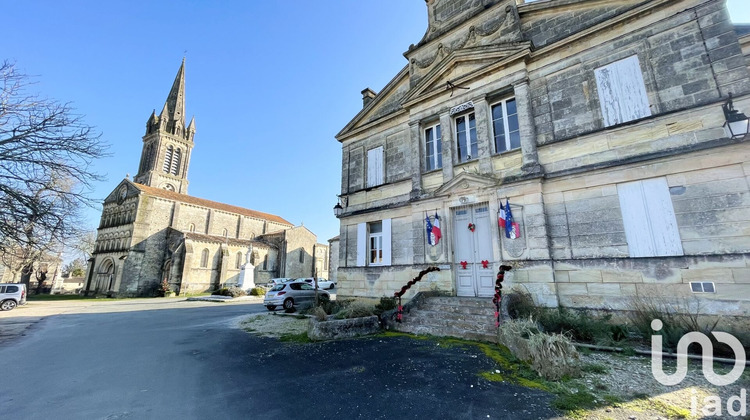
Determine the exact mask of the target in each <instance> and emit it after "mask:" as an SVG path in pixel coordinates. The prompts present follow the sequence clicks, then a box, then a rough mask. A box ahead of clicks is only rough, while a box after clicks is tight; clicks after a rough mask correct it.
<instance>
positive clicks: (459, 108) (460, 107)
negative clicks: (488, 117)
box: [450, 101, 474, 115]
mask: <svg viewBox="0 0 750 420" xmlns="http://www.w3.org/2000/svg"><path fill="white" fill-rule="evenodd" d="M467 109H474V102H472V101H469V102H464V103H462V104H461V105H456V106H454V107H453V108H451V111H450V115H455V114H458V113H459V112H463V111H466V110H467Z"/></svg>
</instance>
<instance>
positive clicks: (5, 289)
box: [0, 283, 26, 311]
mask: <svg viewBox="0 0 750 420" xmlns="http://www.w3.org/2000/svg"><path fill="white" fill-rule="evenodd" d="M24 304H26V285H25V284H23V283H0V311H10V310H12V309H14V308H15V307H16V306H18V305H24Z"/></svg>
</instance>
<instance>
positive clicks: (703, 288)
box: [690, 281, 716, 293]
mask: <svg viewBox="0 0 750 420" xmlns="http://www.w3.org/2000/svg"><path fill="white" fill-rule="evenodd" d="M690 291H691V292H693V293H716V285H715V284H714V282H712V281H691V282H690Z"/></svg>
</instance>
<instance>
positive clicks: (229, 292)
mask: <svg viewBox="0 0 750 420" xmlns="http://www.w3.org/2000/svg"><path fill="white" fill-rule="evenodd" d="M211 294H212V295H215V296H231V297H233V298H236V297H240V296H246V295H247V293H245V291H244V290H242V289H240V288H239V287H237V286H232V287H222V288H221V289H219V290H217V291H215V292H213V293H211Z"/></svg>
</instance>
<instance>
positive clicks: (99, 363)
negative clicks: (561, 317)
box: [0, 300, 555, 420]
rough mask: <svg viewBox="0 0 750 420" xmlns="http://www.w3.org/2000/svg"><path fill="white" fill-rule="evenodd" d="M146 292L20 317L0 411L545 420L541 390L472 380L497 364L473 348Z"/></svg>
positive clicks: (19, 414)
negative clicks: (358, 334)
mask: <svg viewBox="0 0 750 420" xmlns="http://www.w3.org/2000/svg"><path fill="white" fill-rule="evenodd" d="M143 302H145V303H139V302H129V301H118V302H110V303H109V304H110V305H111V306H107V305H103V304H102V305H97V306H95V307H86V308H80V309H76V310H69V311H64V310H63V311H60V312H67V313H63V314H60V315H52V314H47V315H45V316H42V317H41V318H40V317H37V318H34V317H31V316H29V317H28V318H29V319H36V321H37V322H34V323H32V324H31V327H30V328H27V329H26V330H25V331H24V333H23V334H25V335H24V336H18V337H16V338H12V339H6V340H5V341H4V342H0V364H1V366H2V368H0V373H1V374H2V381H0V418H8V419H55V420H63V419H108V420H113V419H245V418H252V419H287V418H298V419H328V418H330V419H334V418H335V419H354V418H363V419H381V418H382V419H391V418H420V419H478V418H483V419H485V418H493V419H536V418H552V417H555V413H554V412H553V411H552V410H550V409H549V408H548V407H549V401H550V398H551V397H550V395H548V394H545V393H543V392H540V391H535V390H529V389H526V388H522V387H518V386H515V385H511V384H507V383H500V382H489V381H486V380H484V379H482V378H480V377H479V376H478V374H479V373H480V372H482V371H487V370H492V369H494V368H496V366H495V364H494V362H493V361H492V360H490V359H488V358H487V357H485V356H484V355H483V354H482V353H481V352H480V351H479V350H478V349H476V348H474V347H447V348H446V347H445V346H439V345H437V343H436V342H434V341H431V340H414V339H411V338H408V337H388V338H386V337H368V338H361V339H353V340H343V341H336V342H325V343H315V344H300V343H282V342H279V341H278V340H276V339H272V338H262V337H257V336H254V335H251V334H248V333H246V332H245V331H242V330H241V329H238V328H236V326H234V325H235V324H236V321H237V320H238V319H240V318H241V317H242V316H244V315H247V314H250V313H255V312H262V311H265V308H264V307H263V306H262V305H260V304H259V303H252V302H245V303H243V304H223V303H202V302H199V303H196V302H182V301H175V300H172V301H169V302H168V303H166V304H159V302H163V301H158V300H151V301H143ZM63 306H64V305H63ZM23 309H24V308H19V309H18V310H16V311H17V314H16V315H17V316H14V317H10V316H8V314H9V313H4V314H3V317H1V318H0V327H2V326H4V325H6V323H12V322H14V321H18V319H21V318H24V317H26V314H24V311H23ZM16 311H13V312H16ZM29 314H30V315H35V314H31V313H29ZM6 410H7V411H6Z"/></svg>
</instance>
